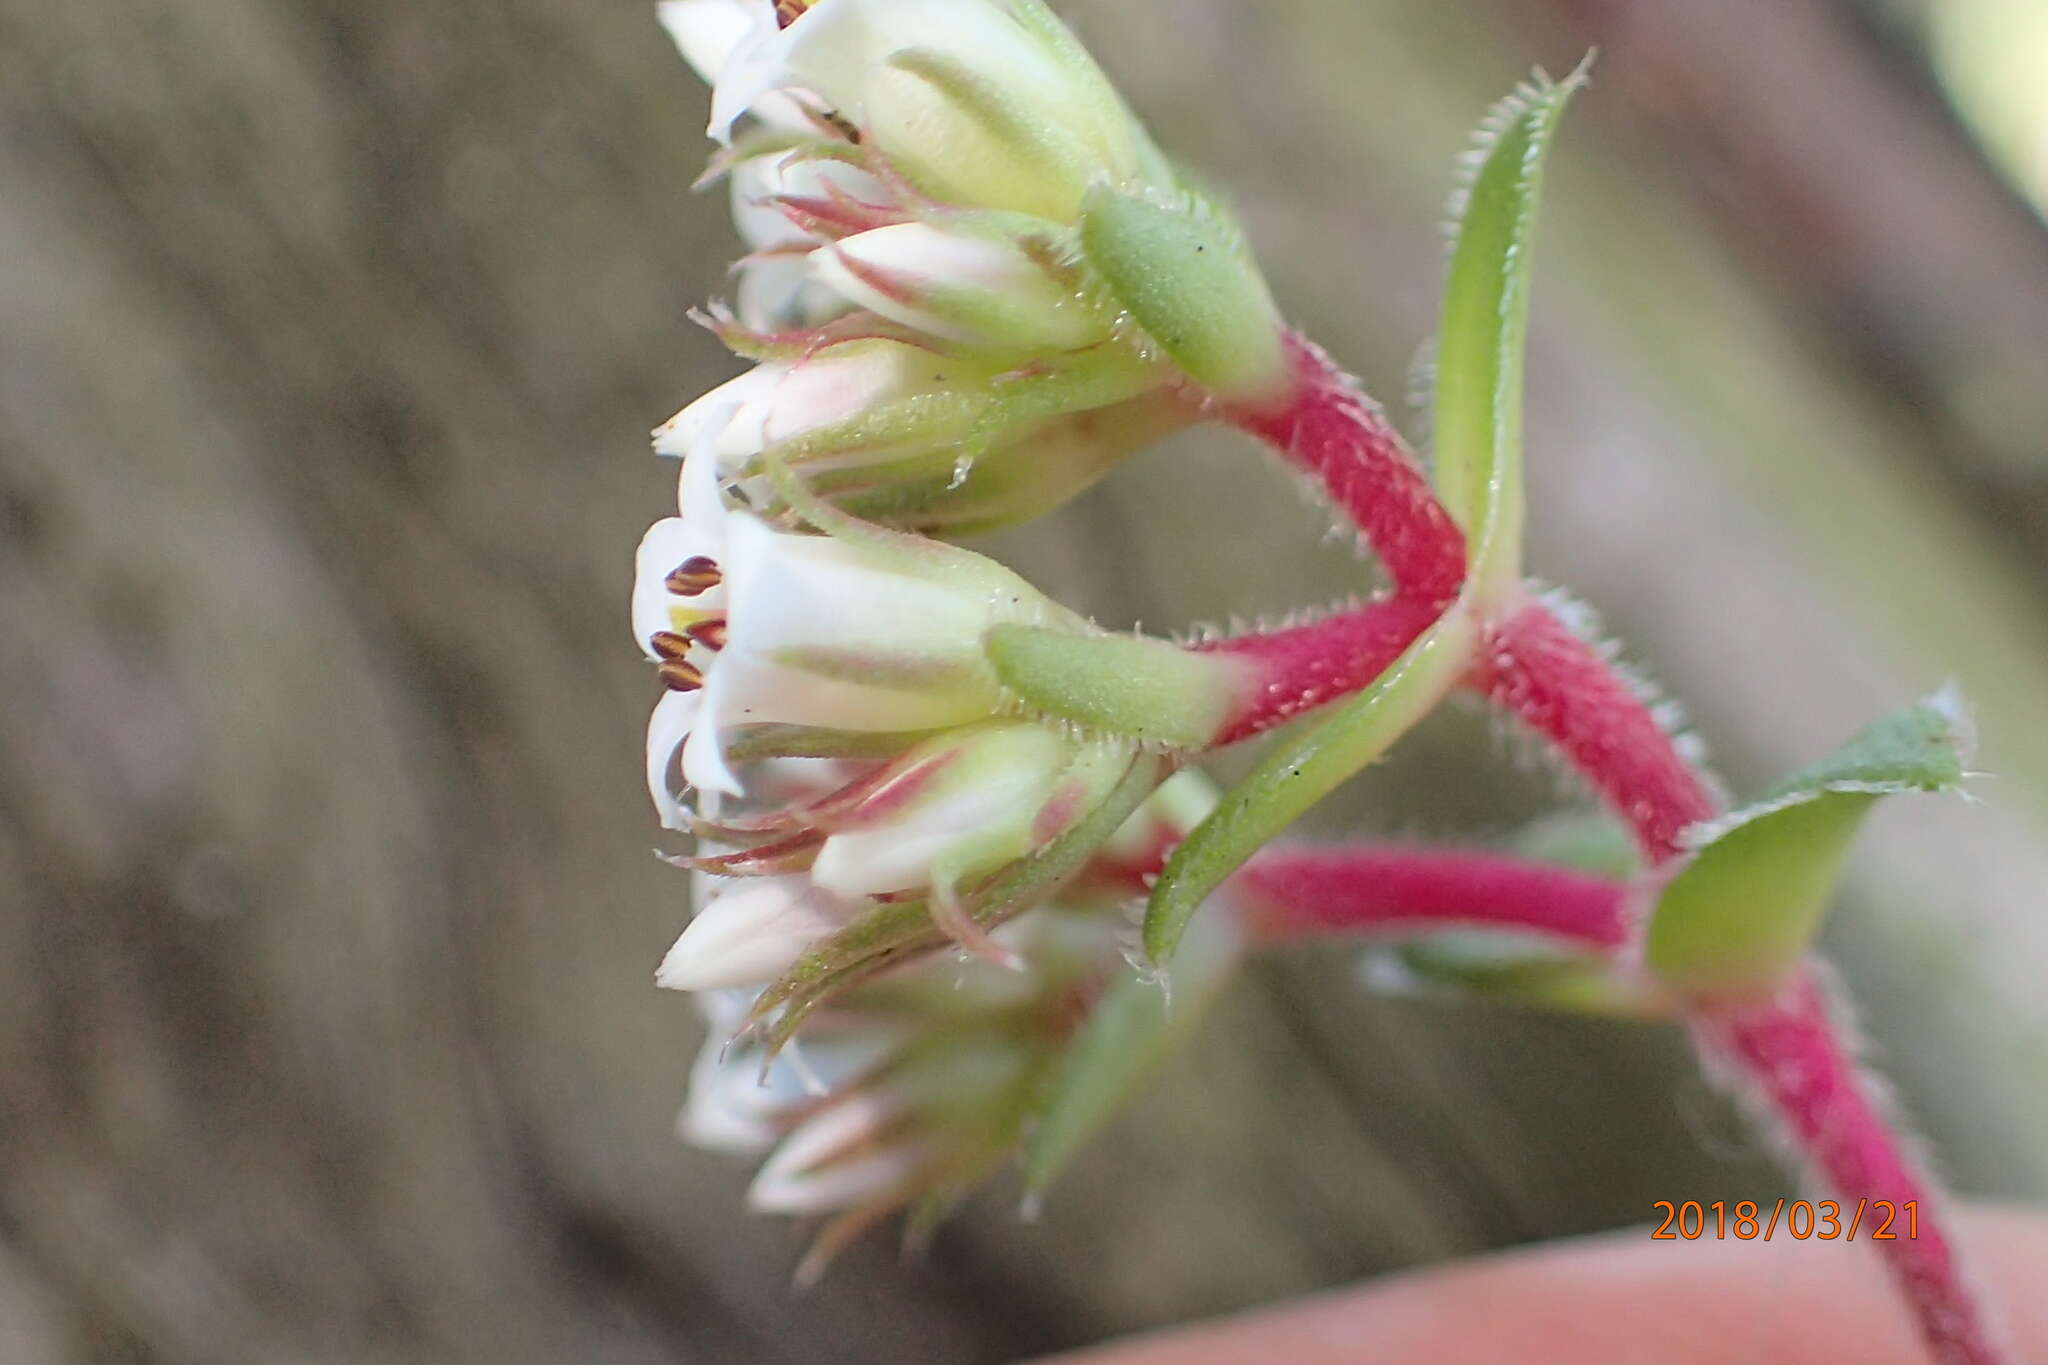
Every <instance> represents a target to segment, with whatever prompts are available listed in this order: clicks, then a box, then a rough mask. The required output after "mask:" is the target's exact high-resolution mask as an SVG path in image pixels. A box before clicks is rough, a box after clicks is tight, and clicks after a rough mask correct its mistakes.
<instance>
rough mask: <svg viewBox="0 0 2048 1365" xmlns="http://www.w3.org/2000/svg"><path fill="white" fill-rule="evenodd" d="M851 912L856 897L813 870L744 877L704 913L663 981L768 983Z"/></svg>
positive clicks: (670, 959) (665, 963) (678, 987)
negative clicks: (821, 883) (846, 897)
mask: <svg viewBox="0 0 2048 1365" xmlns="http://www.w3.org/2000/svg"><path fill="white" fill-rule="evenodd" d="M851 914H852V907H851V906H850V905H848V903H846V902H845V901H842V900H840V899H839V898H838V897H836V896H833V895H831V894H830V893H829V892H825V891H822V890H819V889H818V888H817V887H814V886H812V885H811V884H810V881H809V879H808V878H805V877H762V878H758V879H750V880H746V881H742V882H738V883H736V884H735V885H734V888H733V889H731V890H727V891H725V892H723V893H722V894H720V895H718V896H716V897H714V898H713V899H712V900H711V901H710V902H709V903H708V904H707V905H705V906H704V908H703V909H701V910H699V911H698V912H697V917H696V918H695V919H693V920H691V921H690V927H689V928H687V929H685V930H684V931H683V936H682V937H681V938H679V939H677V940H676V942H675V946H674V947H673V948H670V949H669V951H668V956H667V957H665V958H663V959H662V963H661V968H660V970H658V971H657V972H656V973H655V977H654V979H655V982H656V983H657V984H658V985H660V986H661V987H662V988H663V989H665V990H672V991H707V990H726V989H730V988H733V987H738V986H761V985H766V984H767V983H768V982H770V981H773V980H774V979H775V978H776V977H778V976H780V975H781V974H782V973H783V971H784V970H786V969H787V968H788V967H789V965H790V964H791V963H793V962H795V961H796V960H797V959H798V958H799V957H801V956H803V955H804V953H805V952H807V951H809V949H810V948H811V946H812V945H813V944H815V943H817V942H818V941H819V940H820V939H822V938H824V937H826V936H827V935H829V934H831V933H833V932H834V931H835V930H837V929H838V928H839V927H840V926H841V925H843V924H844V923H845V922H846V920H847V919H848V918H849V917H850V916H851Z"/></svg>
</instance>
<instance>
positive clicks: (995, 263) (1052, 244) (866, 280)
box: [811, 219, 1112, 354]
mask: <svg viewBox="0 0 2048 1365" xmlns="http://www.w3.org/2000/svg"><path fill="white" fill-rule="evenodd" d="M1033 223H1034V220H1030V219H1022V220H1019V219H982V220H980V221H978V222H974V223H956V224H950V225H948V226H945V227H940V226H936V225H933V224H931V223H895V224H891V225H889V226H886V227H880V228H875V229H872V230H871V231H868V232H862V233H857V234H855V235H854V236H851V237H847V238H844V239H843V240H841V241H839V242H837V243H835V244H833V245H831V246H827V247H824V248H822V249H820V250H818V251H816V252H814V253H813V254H812V256H811V271H812V277H813V279H814V280H815V281H816V282H817V283H818V284H820V285H823V286H824V287H825V288H827V289H829V290H831V291H832V292H833V293H835V294H837V295H839V296H840V297H842V298H844V299H846V300H847V301H848V302H849V303H851V304H853V305H854V306H856V307H860V308H865V309H867V310H868V311H869V312H871V313H874V314H876V315H877V316H879V317H884V318H887V319H889V320H890V321H892V322H896V323H899V324H901V325H902V326H904V327H908V328H911V329H913V330H915V331H919V332H923V333H926V334H927V335H930V336H932V337H936V338H938V339H940V340H941V341H946V342H952V343H955V344H958V345H962V346H970V347H977V348H987V349H999V350H1007V351H1014V352H1022V353H1025V354H1031V353H1034V352H1049V351H1076V350H1080V349H1081V348H1083V347H1086V346H1092V345H1095V344H1096V343H1098V342H1101V341H1105V340H1107V339H1108V338H1109V336H1110V332H1111V325H1112V319H1111V318H1110V316H1109V315H1108V314H1107V313H1106V312H1105V311H1104V310H1103V309H1101V308H1099V307H1097V306H1096V305H1095V304H1094V303H1092V302H1091V301H1090V300H1089V299H1088V298H1087V297H1086V296H1085V294H1084V292H1083V290H1082V288H1081V282H1080V275H1079V272H1078V271H1075V270H1072V269H1061V268H1059V267H1058V266H1057V265H1056V264H1055V262H1054V260H1053V259H1052V255H1053V253H1054V252H1055V251H1056V250H1057V249H1058V248H1057V246H1056V234H1057V233H1058V231H1059V229H1058V228H1057V226H1056V225H1054V224H1050V223H1046V224H1042V225H1038V226H1036V227H1034V226H1033Z"/></svg>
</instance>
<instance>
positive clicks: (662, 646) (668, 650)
mask: <svg viewBox="0 0 2048 1365" xmlns="http://www.w3.org/2000/svg"><path fill="white" fill-rule="evenodd" d="M647 643H648V644H649V645H651V646H653V649H654V652H655V653H656V654H659V655H660V656H661V657H662V658H663V659H680V658H682V657H684V656H685V655H687V654H688V653H689V652H690V640H689V637H688V636H684V635H678V634H676V633H675V632H674V631H672V630H657V631H655V632H654V634H652V635H650V636H648V637H647Z"/></svg>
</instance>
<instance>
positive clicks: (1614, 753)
mask: <svg viewBox="0 0 2048 1365" xmlns="http://www.w3.org/2000/svg"><path fill="white" fill-rule="evenodd" d="M1487 644H1488V648H1487V650H1486V656H1485V659H1484V661H1483V662H1482V664H1481V666H1480V668H1479V669H1478V671H1477V672H1476V674H1475V676H1474V678H1473V686H1474V687H1476V688H1477V689H1479V690H1480V691H1482V692H1484V693H1485V694H1486V696H1487V697H1488V698H1489V699H1491V700H1492V701H1493V703H1494V704H1495V705H1497V706H1499V707H1500V708H1501V709H1502V710H1504V711H1507V712H1509V713H1510V714H1512V715H1514V716H1516V717H1517V718H1519V719H1520V720H1521V721H1522V723H1523V724H1524V725H1527V726H1528V727H1529V728H1530V729H1532V730H1534V731H1535V732H1536V733H1537V734H1539V735H1542V736H1543V737H1544V738H1545V739H1547V740H1549V741H1550V742H1551V744H1552V745H1553V746H1555V747H1556V749H1557V751H1558V752H1559V753H1561V754H1562V755H1564V757H1565V758H1566V759H1567V760H1569V761H1570V763H1571V765H1572V766H1573V767H1574V768H1576V769H1578V771H1579V772H1580V773H1581V774H1583V775H1584V776H1585V778H1586V780H1587V781H1588V782H1590V783H1592V785H1593V788H1594V789H1595V790H1596V791H1598V792H1599V793H1600V795H1601V797H1602V798H1604V799H1605V800H1606V802H1607V804H1608V805H1609V806H1610V807H1612V808H1613V810H1614V812H1615V813H1616V814H1617V815H1619V816H1620V817H1621V818H1622V819H1623V820H1624V821H1625V822H1627V824H1628V827H1629V829H1630V830H1631V831H1632V832H1633V833H1634V834H1635V836H1636V841H1637V842H1638V843H1639V844H1641V845H1642V849H1643V854H1644V856H1645V857H1647V858H1648V859H1649V861H1650V862H1651V863H1652V864H1653V865H1654V864H1657V863H1661V862H1663V861H1664V860H1665V859H1667V858H1669V857H1671V856H1672V855H1673V854H1675V853H1677V852H1678V850H1679V838H1680V836H1681V835H1682V834H1683V833H1684V831H1685V830H1686V828H1687V827H1688V826H1691V825H1695V824H1698V823H1699V822H1700V821H1702V820H1710V819H1712V818H1713V817H1714V815H1715V814H1716V813H1717V803H1716V802H1715V800H1714V796H1713V793H1712V792H1711V791H1710V790H1709V789H1708V787H1707V785H1706V783H1705V782H1704V781H1703V780H1701V778H1700V775H1699V774H1698V773H1696V772H1695V771H1693V768H1692V765H1691V764H1689V763H1687V762H1686V761H1685V758H1684V756H1683V755H1681V754H1680V753H1679V752H1678V749H1677V747H1676V746H1675V745H1673V744H1672V742H1671V736H1670V735H1669V734H1667V733H1666V732H1665V730H1664V727H1663V726H1662V725H1661V724H1659V723H1658V721H1657V718H1656V717H1655V716H1654V715H1652V714H1651V713H1650V709H1649V707H1648V706H1646V705H1645V704H1644V703H1643V700H1642V699H1641V698H1640V697H1639V696H1637V695H1636V692H1635V689H1634V688H1632V687H1631V686H1630V685H1629V684H1628V682H1627V681H1626V680H1625V679H1623V678H1621V677H1620V676H1618V675H1617V674H1616V673H1615V671H1614V669H1613V667H1612V665H1610V664H1609V663H1608V662H1607V660H1606V659H1605V658H1604V657H1602V655H1601V654H1600V652H1599V651H1598V650H1597V649H1595V648H1594V647H1593V646H1592V645H1590V644H1588V643H1587V642H1586V641H1584V640H1582V639H1580V638H1579V637H1578V636H1577V635H1576V634H1574V633H1573V631H1572V629H1571V628H1570V627H1569V626H1567V625H1566V624H1565V623H1564V622H1563V621H1561V620H1559V619H1558V616H1557V613H1556V612H1554V611H1552V610H1551V609H1550V608H1549V607H1547V606H1545V605H1543V604H1542V603H1539V602H1531V603H1526V604H1524V605H1523V606H1521V607H1520V608H1519V609H1518V610H1516V611H1514V612H1513V613H1512V614H1510V615H1509V616H1508V617H1507V618H1506V619H1505V620H1503V621H1500V622H1498V623H1496V624H1495V625H1494V626H1493V628H1492V630H1491V632H1490V633H1489V636H1488V641H1487Z"/></svg>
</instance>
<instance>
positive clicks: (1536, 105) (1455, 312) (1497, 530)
mask: <svg viewBox="0 0 2048 1365" xmlns="http://www.w3.org/2000/svg"><path fill="white" fill-rule="evenodd" d="M1585 72H1586V67H1585V65H1584V64H1581V65H1580V66H1579V68H1578V69H1577V70H1576V71H1574V72H1572V74H1571V75H1569V76H1567V77H1566V78H1565V79H1564V80H1562V81H1559V82H1555V83H1553V82H1551V81H1550V80H1549V79H1547V78H1545V77H1543V76H1542V75H1541V73H1538V76H1537V79H1536V81H1535V82H1534V83H1533V84H1530V85H1526V86H1524V87H1522V88H1521V89H1519V90H1517V91H1516V92H1515V93H1514V94H1512V95H1510V96H1509V97H1508V98H1507V99H1506V100H1504V101H1502V102H1501V103H1500V104H1499V105H1497V106H1496V107H1495V108H1494V110H1493V112H1492V114H1491V115H1489V116H1488V118H1487V120H1486V122H1485V123H1483V124H1481V125H1480V133H1479V143H1478V146H1477V147H1476V148H1475V149H1474V152H1473V158H1472V165H1473V170H1472V172H1471V179H1470V180H1469V181H1468V182H1467V183H1466V185H1465V186H1464V187H1463V189H1462V190H1461V191H1460V193H1459V201H1458V203H1457V204H1456V205H1455V206H1454V212H1455V216H1456V219H1457V225H1458V226H1457V237H1456V240H1455V242H1454V244H1453V246H1452V249H1451V264H1450V270H1449V273H1448V274H1447V275H1446V277H1445V280H1444V304H1443V327H1442V331H1441V332H1440V333H1439V334H1438V337H1437V381H1436V408H1435V413H1434V429H1435V436H1436V441H1435V446H1436V481H1437V487H1438V490H1439V492H1440V493H1441V494H1442V496H1443V499H1444V503H1445V505H1446V506H1447V507H1448V508H1449V509H1450V512H1451V515H1452V516H1454V517H1456V518H1457V520H1458V523H1459V525H1461V526H1463V527H1464V528H1465V534H1466V536H1467V538H1468V539H1469V540H1470V541H1471V543H1472V547H1473V553H1472V568H1471V578H1472V582H1473V583H1474V584H1475V586H1476V589H1477V591H1478V593H1479V594H1480V596H1481V597H1482V598H1490V597H1492V596H1493V595H1495V594H1497V593H1499V592H1502V591H1505V590H1507V589H1509V588H1511V587H1513V586H1514V584H1515V583H1516V582H1517V581H1518V580H1519V579H1520V577H1521V572H1522V570H1521V558H1522V519H1523V501H1524V500H1523V489H1522V357H1523V351H1524V349H1525V348H1526V345H1527V341H1528V332H1529V282H1530V256H1531V250H1532V247H1533V245H1534V241H1535V233H1536V209H1537V202H1538V199H1539V197H1540V193H1541V190H1542V184H1543V162H1544V158H1545V156H1546V154H1547V153H1548V152H1549V150H1550V143H1551V139H1552V137H1553V135H1554V134H1555V133H1556V131H1557V125H1558V120H1559V119H1560V118H1561V117H1562V116H1563V114H1564V109H1565V105H1566V104H1567V103H1568V102H1569V101H1570V100H1571V97H1572V94H1573V92H1574V91H1576V90H1577V89H1578V88H1579V87H1580V86H1581V85H1583V84H1585V80H1586V76H1585Z"/></svg>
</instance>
